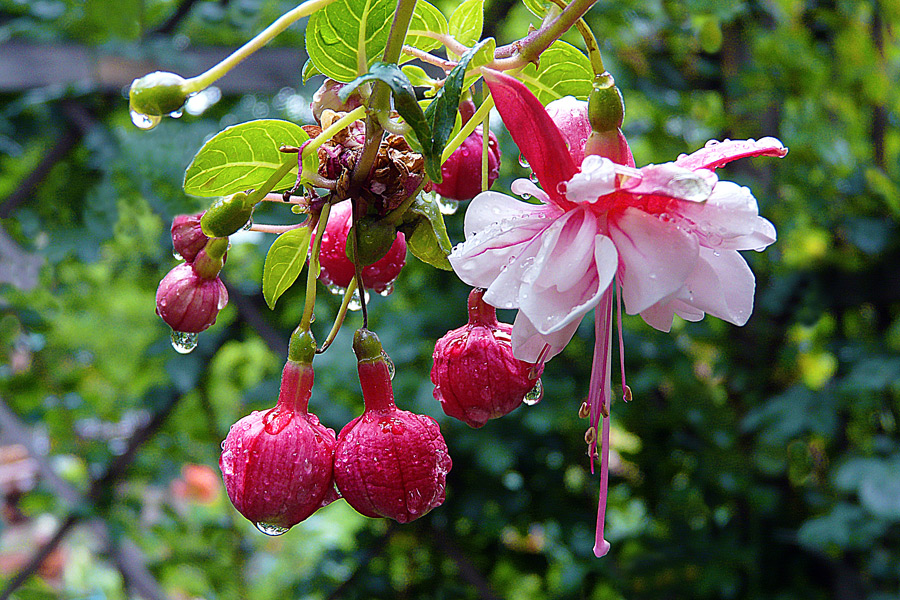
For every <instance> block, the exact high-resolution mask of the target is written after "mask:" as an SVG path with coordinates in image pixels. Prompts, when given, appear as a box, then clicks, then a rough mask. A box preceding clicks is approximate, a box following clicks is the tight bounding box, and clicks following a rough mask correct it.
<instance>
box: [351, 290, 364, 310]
mask: <svg viewBox="0 0 900 600" xmlns="http://www.w3.org/2000/svg"><path fill="white" fill-rule="evenodd" d="M368 301H369V290H366V302H368ZM347 310H352V311H357V310H362V302H360V300H359V289H355V290H353V297H352V298H350V302H349V303H348V304H347Z"/></svg>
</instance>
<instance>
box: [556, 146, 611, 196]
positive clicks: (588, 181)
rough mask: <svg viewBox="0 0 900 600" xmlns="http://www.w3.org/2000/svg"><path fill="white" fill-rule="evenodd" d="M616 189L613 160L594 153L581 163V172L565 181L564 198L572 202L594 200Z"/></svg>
mask: <svg viewBox="0 0 900 600" xmlns="http://www.w3.org/2000/svg"><path fill="white" fill-rule="evenodd" d="M614 191H616V167H615V163H613V161H611V160H609V159H608V158H603V157H602V156H597V155H595V154H591V155H588V156H586V157H585V158H584V161H583V162H582V163H581V172H580V173H576V174H575V176H574V177H572V179H570V180H569V181H568V183H566V198H567V199H569V200H571V201H572V202H578V203H585V202H591V203H593V202H596V201H597V199H598V198H599V197H600V196H605V195H606V194H610V193H612V192H614Z"/></svg>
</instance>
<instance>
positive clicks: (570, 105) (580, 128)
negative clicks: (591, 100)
mask: <svg viewBox="0 0 900 600" xmlns="http://www.w3.org/2000/svg"><path fill="white" fill-rule="evenodd" d="M547 114H548V115H550V118H551V119H552V120H553V122H554V123H555V124H556V127H557V128H558V129H559V132H560V133H561V134H562V136H563V139H564V140H565V142H566V146H568V148H569V156H571V157H572V162H573V163H574V164H576V165H580V164H581V161H582V160H584V145H585V142H587V139H588V136H589V135H591V123H590V121H588V103H587V102H585V101H584V100H578V99H576V98H575V97H574V96H565V97H563V98H558V99H556V100H554V101H553V102H551V103H550V104H548V105H547Z"/></svg>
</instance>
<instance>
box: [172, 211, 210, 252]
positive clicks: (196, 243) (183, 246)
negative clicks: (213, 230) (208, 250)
mask: <svg viewBox="0 0 900 600" xmlns="http://www.w3.org/2000/svg"><path fill="white" fill-rule="evenodd" d="M202 216H203V213H202V212H201V213H197V214H195V215H178V216H177V217H175V218H174V219H173V220H172V247H173V248H174V249H175V253H176V254H177V255H178V256H180V257H182V258H183V259H184V260H186V261H187V262H193V260H194V258H195V257H196V256H197V254H198V253H199V252H200V251H201V250H203V248H204V247H205V246H206V242H207V241H209V237H208V236H207V235H206V234H205V233H203V230H202V229H200V217H202Z"/></svg>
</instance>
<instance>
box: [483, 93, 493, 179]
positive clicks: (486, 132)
mask: <svg viewBox="0 0 900 600" xmlns="http://www.w3.org/2000/svg"><path fill="white" fill-rule="evenodd" d="M484 89H485V90H487V86H485V88H484ZM488 93H490V92H488ZM490 139H491V112H490V111H488V112H486V113H485V115H484V121H482V123H481V191H482V192H486V191H487V189H488V188H489V187H491V183H490V179H489V177H488V149H489V142H490Z"/></svg>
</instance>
